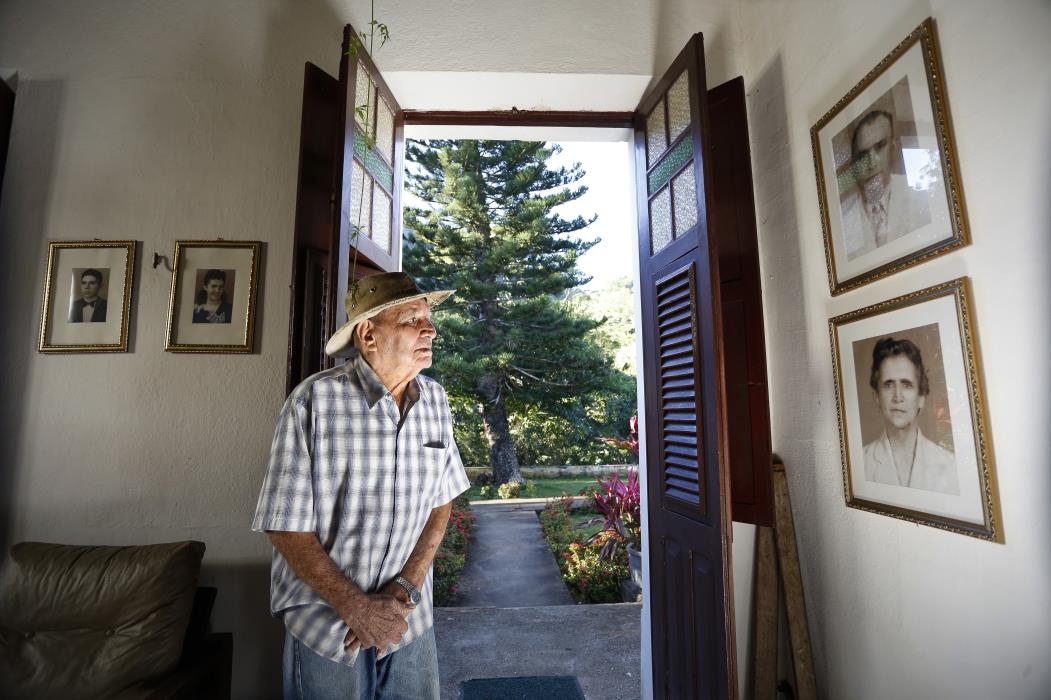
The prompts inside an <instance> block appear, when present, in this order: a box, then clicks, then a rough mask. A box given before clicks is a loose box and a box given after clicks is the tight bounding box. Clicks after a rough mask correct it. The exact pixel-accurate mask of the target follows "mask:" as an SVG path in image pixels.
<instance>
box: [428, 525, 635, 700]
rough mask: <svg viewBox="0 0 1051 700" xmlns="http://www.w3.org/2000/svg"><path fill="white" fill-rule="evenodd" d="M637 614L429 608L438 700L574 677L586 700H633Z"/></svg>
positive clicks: (570, 608)
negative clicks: (483, 684) (490, 686)
mask: <svg viewBox="0 0 1051 700" xmlns="http://www.w3.org/2000/svg"><path fill="white" fill-rule="evenodd" d="M534 517H535V516H534ZM641 611H642V606H641V605H640V604H638V603H617V604H613V605H558V606H553V607H543V608H435V610H434V635H435V640H436V642H437V646H438V676H439V678H440V679H441V696H442V699H443V700H455V699H456V698H457V697H459V692H460V683H462V682H463V681H467V680H471V679H472V678H510V677H513V676H576V677H577V680H579V681H580V687H581V689H582V690H583V691H584V697H586V698H587V699H588V700H638V698H639V697H640V695H641V693H642V685H641V682H640V680H639V672H640V670H641V661H640V653H639V626H640V619H641V618H640V616H641ZM538 700H543V699H542V698H541V699H538Z"/></svg>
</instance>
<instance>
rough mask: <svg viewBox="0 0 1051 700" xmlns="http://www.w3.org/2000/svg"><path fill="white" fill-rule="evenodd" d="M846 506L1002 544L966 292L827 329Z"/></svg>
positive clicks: (960, 287) (926, 292)
mask: <svg viewBox="0 0 1051 700" xmlns="http://www.w3.org/2000/svg"><path fill="white" fill-rule="evenodd" d="M829 334H830V336H831V340H832V361H833V364H834V367H835V384H836V411H837V415H838V419H839V434H840V448H841V454H842V458H843V486H844V491H845V495H846V501H847V505H848V506H850V507H852V508H860V509H861V510H867V511H871V512H874V513H881V514H883V515H889V516H892V517H895V518H901V519H904V520H909V521H911V522H915V523H921V524H924V525H930V526H932V527H938V528H942V529H945V530H950V531H953V532H958V533H961V534H965V535H970V536H972V537H978V538H981V539H986V540H993V541H997V542H1003V527H1002V524H1001V520H1000V513H999V502H998V496H997V488H996V474H995V468H994V463H993V462H994V460H993V450H992V444H991V441H990V437H989V429H988V424H989V418H988V410H987V409H986V406H985V397H984V391H983V389H982V374H981V366H980V361H979V357H978V351H977V344H976V341H975V336H976V334H977V332H976V329H975V321H974V315H973V312H972V302H971V292H970V282H969V280H968V278H966V277H961V278H959V279H955V280H952V281H951V282H946V283H944V284H939V285H936V286H934V287H929V288H927V289H923V290H920V291H917V292H913V293H911V294H906V295H905V296H901V297H897V298H895V299H890V300H888V301H885V302H882V303H879V304H875V305H873V306H868V307H866V308H863V309H859V310H857V311H852V312H850V313H847V314H843V315H841V316H836V317H835V318H833V319H831V320H830V321H829Z"/></svg>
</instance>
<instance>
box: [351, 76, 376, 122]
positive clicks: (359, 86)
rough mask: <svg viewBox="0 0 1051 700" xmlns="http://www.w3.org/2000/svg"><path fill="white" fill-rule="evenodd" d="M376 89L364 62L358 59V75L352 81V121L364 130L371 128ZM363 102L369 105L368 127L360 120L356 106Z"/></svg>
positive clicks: (362, 104)
mask: <svg viewBox="0 0 1051 700" xmlns="http://www.w3.org/2000/svg"><path fill="white" fill-rule="evenodd" d="M375 95H376V91H375V90H374V89H373V86H372V78H370V77H369V72H368V70H367V69H366V68H365V64H364V63H362V62H361V61H358V77H357V81H356V82H355V83H354V121H356V122H357V123H358V126H360V127H361V128H362V129H365V130H366V131H367V130H368V129H371V128H372V122H373V119H372V117H374V116H375V115H376V96H375ZM365 104H368V105H369V123H368V125H367V126H368V128H366V125H365V124H364V123H363V122H362V121H361V113H360V110H359V109H358V107H362V106H364V105H365Z"/></svg>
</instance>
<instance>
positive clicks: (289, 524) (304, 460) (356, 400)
mask: <svg viewBox="0 0 1051 700" xmlns="http://www.w3.org/2000/svg"><path fill="white" fill-rule="evenodd" d="M406 391H407V395H408V401H406V406H407V408H406V415H405V418H404V420H402V417H401V415H400V411H399V407H398V406H397V405H396V403H395V401H394V397H393V396H391V394H390V392H388V391H387V389H386V388H385V387H384V386H383V383H382V382H381V381H380V379H379V377H378V376H376V373H375V372H374V371H373V370H372V368H371V367H370V366H369V364H368V363H367V362H365V360H364V359H363V358H362V357H361V356H360V355H355V356H354V357H352V358H350V359H349V360H348V361H347V363H346V364H345V365H343V366H342V367H336V368H334V369H330V370H326V371H324V372H319V373H318V374H315V375H313V376H312V377H309V378H307V379H306V380H304V381H303V383H301V384H300V385H299V386H297V387H296V388H295V390H293V391H292V393H291V395H289V397H288V399H287V400H286V401H285V405H284V407H283V408H282V409H281V416H280V418H279V419H278V423H277V431H276V432H275V434H274V442H273V445H272V446H271V448H270V464H269V467H268V468H267V473H266V479H265V481H264V482H263V488H262V491H261V492H260V494H259V503H258V505H257V506H256V512H255V518H254V519H253V520H252V529H253V530H255V531H257V532H264V531H266V530H282V531H293V532H315V533H317V536H318V539H319V540H320V542H321V546H322V547H324V549H325V551H326V552H328V554H329V556H330V557H332V560H333V561H334V562H335V563H336V566H338V567H339V568H340V569H341V570H342V571H343V573H344V574H345V575H346V576H347V577H348V578H349V579H350V580H351V581H353V582H354V584H355V585H356V586H358V587H359V588H360V589H361V590H363V591H365V592H366V593H375V592H377V591H379V590H380V589H382V588H383V587H384V586H385V585H386V584H387V583H389V582H390V581H391V580H392V579H393V578H394V577H395V576H397V575H398V574H399V573H400V572H401V569H402V567H403V566H404V565H405V562H406V561H407V560H408V558H409V555H410V554H411V553H412V550H413V548H414V547H415V546H416V542H417V540H419V537H420V534H421V533H422V532H423V528H424V526H425V525H426V524H427V519H428V517H429V516H430V513H431V510H432V509H433V508H436V507H438V506H441V505H444V504H446V503H448V502H449V501H451V500H452V499H454V498H455V497H456V496H457V495H459V494H460V493H462V492H463V491H465V490H466V489H467V488H468V487H469V486H470V482H469V481H468V480H467V474H466V473H465V472H464V468H463V462H462V461H461V460H460V452H459V450H458V449H457V448H456V443H455V442H454V441H453V430H452V416H451V415H450V412H449V400H448V398H447V397H446V395H445V390H444V389H443V388H442V387H441V385H440V384H438V383H437V382H435V381H434V380H432V379H430V378H428V377H425V376H423V375H419V376H417V377H416V379H415V381H414V382H410V384H409V387H408V389H407V390H406ZM431 592H432V572H428V573H427V580H426V582H425V583H424V586H423V590H422V595H423V600H422V601H421V602H420V604H419V605H417V606H416V609H415V610H413V611H412V613H410V615H409V618H408V624H409V629H408V631H407V632H406V633H405V636H404V637H402V639H401V641H400V642H398V643H397V644H395V645H393V646H392V647H390V649H389V651H394V650H396V649H398V648H400V647H402V646H404V645H406V644H408V643H409V642H411V641H412V640H414V639H415V638H416V637H418V636H419V635H421V634H422V633H424V632H426V631H427V630H428V629H429V628H430V627H431V625H432V624H433V618H432V597H431ZM270 610H271V613H272V614H273V615H275V616H280V617H281V618H282V619H283V620H284V623H285V627H286V628H287V629H288V631H289V632H290V633H291V634H292V635H293V636H294V637H296V639H298V640H299V641H300V642H302V643H303V644H305V645H306V646H308V647H309V648H311V649H313V650H314V651H315V652H317V653H318V654H321V655H322V656H325V657H327V658H329V659H332V660H333V661H336V662H338V663H342V664H346V665H348V666H352V665H353V664H354V661H355V659H356V658H357V652H354V653H350V652H348V651H347V650H345V649H344V648H343V639H344V638H345V637H346V635H347V632H348V627H347V625H346V623H344V622H343V620H342V619H341V618H340V616H339V614H338V613H337V612H336V611H335V609H333V608H332V607H331V606H330V605H329V604H328V603H326V602H325V601H324V599H322V598H321V596H319V595H318V594H317V593H316V592H315V591H314V590H313V589H312V588H310V586H308V585H307V584H305V583H304V582H302V581H300V580H299V579H298V578H297V577H296V575H295V573H294V572H293V571H292V567H290V566H289V565H288V562H286V561H285V559H284V557H282V556H281V555H280V554H279V553H278V552H277V551H274V555H273V562H272V567H271V577H270Z"/></svg>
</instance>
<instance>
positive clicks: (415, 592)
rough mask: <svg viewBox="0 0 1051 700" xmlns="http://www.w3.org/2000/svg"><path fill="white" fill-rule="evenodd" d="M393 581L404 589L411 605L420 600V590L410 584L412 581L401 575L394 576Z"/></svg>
mask: <svg viewBox="0 0 1051 700" xmlns="http://www.w3.org/2000/svg"><path fill="white" fill-rule="evenodd" d="M394 582H395V583H397V584H398V585H399V586H401V587H402V588H404V589H405V592H406V593H408V594H409V600H411V601H412V603H413V605H416V604H418V603H419V602H420V598H421V597H422V596H421V595H420V590H419V589H418V588H416V586H414V585H412V583H410V582H409V581H408V580H407V579H405V578H403V577H401V576H396V577H395V578H394Z"/></svg>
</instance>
